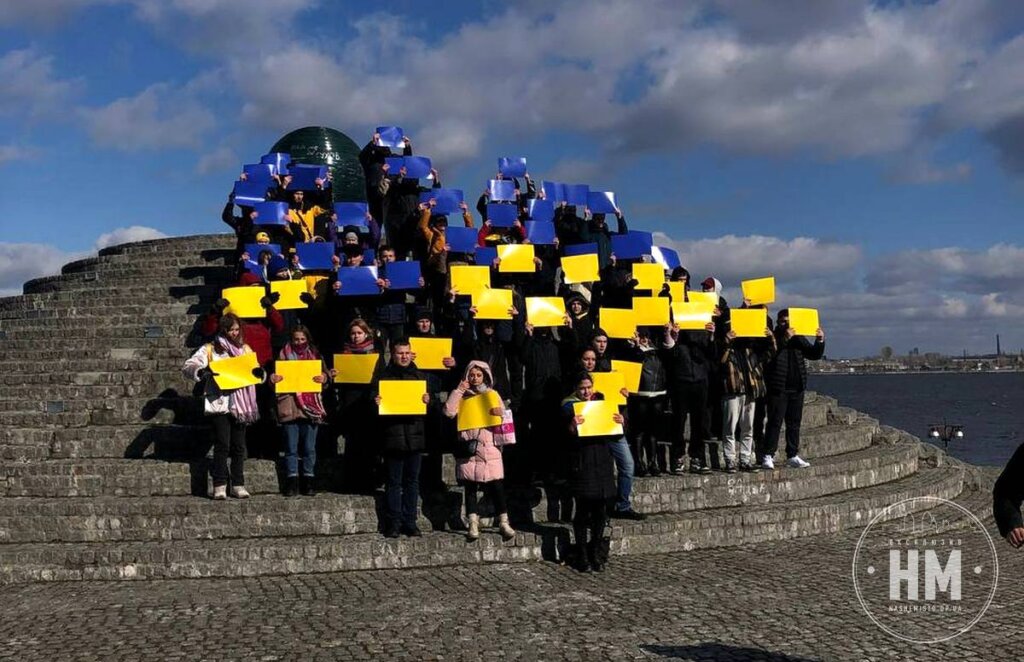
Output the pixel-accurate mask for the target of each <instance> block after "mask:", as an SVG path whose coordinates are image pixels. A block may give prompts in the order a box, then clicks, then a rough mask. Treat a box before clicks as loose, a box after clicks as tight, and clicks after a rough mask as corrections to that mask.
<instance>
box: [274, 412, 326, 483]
mask: <svg viewBox="0 0 1024 662" xmlns="http://www.w3.org/2000/svg"><path fill="white" fill-rule="evenodd" d="M281 429H282V430H284V475H285V476H287V477H288V478H294V477H296V476H298V475H299V452H300V447H301V452H302V475H303V476H306V477H309V478H312V476H313V468H314V467H315V466H316V430H317V424H316V423H312V422H310V421H309V420H299V421H293V422H291V423H284V424H283V425H282V426H281Z"/></svg>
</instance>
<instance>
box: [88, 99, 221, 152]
mask: <svg viewBox="0 0 1024 662" xmlns="http://www.w3.org/2000/svg"><path fill="white" fill-rule="evenodd" d="M80 114H81V117H82V119H83V121H84V123H85V126H86V129H87V130H88V132H89V135H90V136H91V137H92V140H93V142H94V143H96V144H97V145H100V146H103V147H109V148H111V149H116V150H120V151H126V152H130V151H138V150H147V149H165V148H195V147H198V146H199V145H200V141H201V138H202V137H203V136H204V135H205V134H206V133H207V132H208V131H209V130H211V129H212V128H213V127H214V125H215V120H214V117H213V113H211V112H210V111H209V110H207V109H206V108H205V107H203V106H202V105H201V104H200V103H199V102H198V101H196V100H195V99H194V98H193V97H192V96H191V95H190V94H188V93H187V92H183V91H182V90H180V89H177V88H173V87H171V86H170V85H168V84H166V83H157V84H155V85H150V86H149V87H147V88H146V89H144V90H143V91H141V92H139V93H138V94H137V95H135V96H133V97H122V98H120V99H117V100H115V101H113V102H111V103H109V104H107V105H106V106H102V107H99V108H87V109H83V110H81V111H80Z"/></svg>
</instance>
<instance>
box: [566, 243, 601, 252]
mask: <svg viewBox="0 0 1024 662" xmlns="http://www.w3.org/2000/svg"><path fill="white" fill-rule="evenodd" d="M591 253H597V244H593V243H591V244H569V245H568V246H566V247H565V254H566V255H590V254H591Z"/></svg>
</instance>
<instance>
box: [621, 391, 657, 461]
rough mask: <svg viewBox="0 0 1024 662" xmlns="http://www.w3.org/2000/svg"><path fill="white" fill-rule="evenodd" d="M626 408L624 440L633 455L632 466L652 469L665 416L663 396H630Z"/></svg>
mask: <svg viewBox="0 0 1024 662" xmlns="http://www.w3.org/2000/svg"><path fill="white" fill-rule="evenodd" d="M626 407H627V409H626V410H627V412H628V414H629V427H628V428H627V429H626V433H627V434H626V439H627V440H628V441H629V450H630V452H632V453H633V464H634V465H635V466H636V467H644V466H651V467H653V466H655V464H656V462H657V457H658V433H660V432H661V419H662V417H663V416H664V415H665V396H662V395H659V396H656V397H653V398H642V397H637V396H630V398H629V401H628V403H627V405H626Z"/></svg>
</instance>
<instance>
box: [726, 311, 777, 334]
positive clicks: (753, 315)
mask: <svg viewBox="0 0 1024 662" xmlns="http://www.w3.org/2000/svg"><path fill="white" fill-rule="evenodd" d="M729 314H730V319H731V320H732V327H731V329H732V331H734V332H735V333H736V337H737V338H764V330H765V329H766V328H767V327H768V311H767V310H765V309H764V308H733V309H732V310H731V311H730V313H729Z"/></svg>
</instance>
